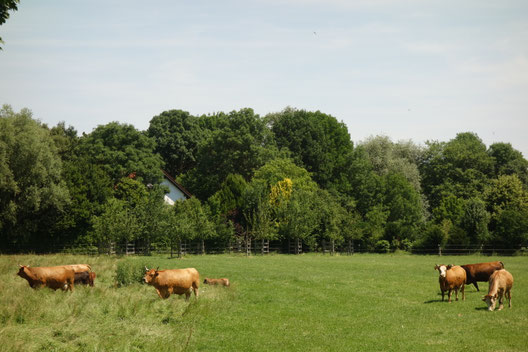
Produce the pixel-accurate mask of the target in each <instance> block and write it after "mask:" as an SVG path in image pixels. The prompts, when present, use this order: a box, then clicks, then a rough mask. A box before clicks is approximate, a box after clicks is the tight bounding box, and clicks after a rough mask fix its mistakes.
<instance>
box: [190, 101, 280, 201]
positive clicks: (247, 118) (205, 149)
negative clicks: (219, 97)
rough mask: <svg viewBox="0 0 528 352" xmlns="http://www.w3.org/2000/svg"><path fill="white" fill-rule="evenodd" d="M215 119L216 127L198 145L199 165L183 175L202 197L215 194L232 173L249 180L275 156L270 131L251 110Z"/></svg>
mask: <svg viewBox="0 0 528 352" xmlns="http://www.w3.org/2000/svg"><path fill="white" fill-rule="evenodd" d="M216 118H217V119H218V120H219V121H218V125H217V126H215V127H216V129H215V130H212V131H211V134H210V136H209V138H208V139H207V140H206V141H204V142H203V143H202V144H200V146H199V148H198V154H197V164H196V167H195V168H194V169H193V170H191V171H189V172H188V173H186V174H185V175H184V176H183V177H182V184H184V185H185V186H186V188H188V189H189V190H190V191H191V193H193V194H195V195H196V196H197V197H198V198H199V199H201V200H206V199H208V198H209V197H210V196H211V195H213V194H214V193H215V192H216V191H217V190H218V189H219V188H220V185H221V184H222V182H224V180H225V179H226V177H227V176H228V175H229V174H239V175H241V176H242V177H243V178H244V179H245V180H246V181H249V180H250V179H251V177H252V176H253V173H254V172H255V170H256V169H258V168H259V167H260V166H262V165H264V163H265V162H266V161H267V160H269V159H271V158H272V157H273V156H274V155H275V148H274V145H273V139H272V138H271V135H270V133H269V130H267V128H266V126H265V124H264V121H263V120H262V119H261V118H260V117H259V116H258V115H256V114H255V113H254V112H253V110H252V109H242V110H240V111H233V112H231V113H229V114H227V115H226V114H219V115H218V116H217V117H216Z"/></svg>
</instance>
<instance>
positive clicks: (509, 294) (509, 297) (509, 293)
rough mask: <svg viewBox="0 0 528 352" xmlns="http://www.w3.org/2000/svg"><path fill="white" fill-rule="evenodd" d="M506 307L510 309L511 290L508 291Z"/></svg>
mask: <svg viewBox="0 0 528 352" xmlns="http://www.w3.org/2000/svg"><path fill="white" fill-rule="evenodd" d="M508 307H509V308H511V290H508Z"/></svg>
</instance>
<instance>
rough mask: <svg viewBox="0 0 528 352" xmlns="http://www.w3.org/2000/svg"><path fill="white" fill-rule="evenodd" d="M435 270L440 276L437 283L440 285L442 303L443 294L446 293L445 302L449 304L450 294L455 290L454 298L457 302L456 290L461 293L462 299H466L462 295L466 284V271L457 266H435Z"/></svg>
mask: <svg viewBox="0 0 528 352" xmlns="http://www.w3.org/2000/svg"><path fill="white" fill-rule="evenodd" d="M435 270H438V272H439V273H440V276H439V277H438V282H439V283H440V290H441V291H442V301H443V300H444V292H445V291H448V295H447V301H448V302H449V303H451V292H452V291H453V290H455V297H456V300H457V301H458V290H459V289H460V291H461V292H462V299H463V300H465V299H466V295H465V294H464V284H465V283H466V271H465V270H464V269H462V267H460V266H458V265H452V264H449V265H447V266H446V265H443V264H442V265H435Z"/></svg>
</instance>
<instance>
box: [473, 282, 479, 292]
mask: <svg viewBox="0 0 528 352" xmlns="http://www.w3.org/2000/svg"><path fill="white" fill-rule="evenodd" d="M473 286H475V288H476V289H477V291H480V290H479V288H478V284H477V282H476V281H473Z"/></svg>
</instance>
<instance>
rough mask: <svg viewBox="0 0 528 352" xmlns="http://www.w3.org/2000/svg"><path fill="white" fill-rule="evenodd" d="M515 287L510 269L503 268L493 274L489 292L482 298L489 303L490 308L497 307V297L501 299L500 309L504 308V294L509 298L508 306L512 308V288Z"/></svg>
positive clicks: (490, 309)
mask: <svg viewBox="0 0 528 352" xmlns="http://www.w3.org/2000/svg"><path fill="white" fill-rule="evenodd" d="M512 287H513V276H512V274H510V273H509V272H508V271H506V270H504V269H501V270H497V271H495V272H494V273H493V274H491V276H490V279H489V289H488V294H487V295H486V296H484V298H482V300H483V301H484V302H486V303H487V304H488V310H489V311H492V310H494V309H495V305H496V304H497V298H498V299H499V310H501V309H502V308H504V306H503V304H502V301H503V299H504V296H506V297H507V298H508V307H510V308H511V289H512Z"/></svg>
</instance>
